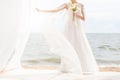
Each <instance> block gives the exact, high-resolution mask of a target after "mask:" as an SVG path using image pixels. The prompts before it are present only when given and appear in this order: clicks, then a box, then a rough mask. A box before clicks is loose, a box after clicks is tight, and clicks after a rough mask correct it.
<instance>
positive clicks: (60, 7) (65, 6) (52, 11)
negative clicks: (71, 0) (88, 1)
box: [36, 4, 67, 13]
mask: <svg viewBox="0 0 120 80" xmlns="http://www.w3.org/2000/svg"><path fill="white" fill-rule="evenodd" d="M66 8H67V5H66V4H62V5H60V6H59V7H57V8H56V9H53V10H40V9H38V8H36V10H37V11H38V12H47V13H54V12H59V11H61V10H63V9H66Z"/></svg>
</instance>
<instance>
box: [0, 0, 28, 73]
mask: <svg viewBox="0 0 120 80" xmlns="http://www.w3.org/2000/svg"><path fill="white" fill-rule="evenodd" d="M0 10H1V11H0V13H1V14H0V17H1V18H0V22H1V23H0V71H4V70H8V69H14V68H18V67H20V58H21V55H22V53H23V49H24V46H25V43H26V41H27V38H28V35H29V33H30V31H29V30H30V26H29V24H30V22H29V20H30V15H29V14H30V12H29V11H30V1H29V0H2V1H0Z"/></svg>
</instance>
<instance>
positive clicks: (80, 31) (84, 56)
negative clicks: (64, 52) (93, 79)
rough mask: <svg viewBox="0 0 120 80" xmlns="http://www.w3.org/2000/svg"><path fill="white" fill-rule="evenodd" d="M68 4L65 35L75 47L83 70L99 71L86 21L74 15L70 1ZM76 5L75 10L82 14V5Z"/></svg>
mask: <svg viewBox="0 0 120 80" xmlns="http://www.w3.org/2000/svg"><path fill="white" fill-rule="evenodd" d="M67 6H68V10H67V20H66V24H65V30H64V34H65V37H66V38H67V39H68V40H69V42H70V43H71V45H72V46H73V47H74V49H75V51H76V53H77V55H78V57H79V60H80V64H81V67H82V72H83V73H84V72H85V73H86V72H87V73H88V72H97V71H98V66H97V63H96V60H95V58H94V55H93V53H92V50H91V47H90V44H89V42H88V40H87V37H86V35H85V26H84V21H82V20H80V19H79V18H77V17H76V16H73V10H72V5H71V4H70V3H68V4H67ZM76 6H77V10H76V11H75V12H76V13H77V14H79V15H81V5H80V4H79V3H76ZM68 56H69V55H68ZM73 59H74V57H73Z"/></svg>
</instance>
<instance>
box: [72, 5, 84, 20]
mask: <svg viewBox="0 0 120 80" xmlns="http://www.w3.org/2000/svg"><path fill="white" fill-rule="evenodd" d="M79 7H81V14H82V15H80V14H79V13H74V15H75V16H76V17H78V18H79V19H81V20H83V21H85V14H84V6H83V5H82V4H80V5H79Z"/></svg>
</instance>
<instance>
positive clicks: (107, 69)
mask: <svg viewBox="0 0 120 80" xmlns="http://www.w3.org/2000/svg"><path fill="white" fill-rule="evenodd" d="M23 67H24V68H30V69H40V70H54V69H57V68H58V66H34V67H33V66H23ZM99 69H100V71H101V72H120V67H100V68H99Z"/></svg>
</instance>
